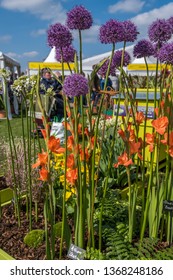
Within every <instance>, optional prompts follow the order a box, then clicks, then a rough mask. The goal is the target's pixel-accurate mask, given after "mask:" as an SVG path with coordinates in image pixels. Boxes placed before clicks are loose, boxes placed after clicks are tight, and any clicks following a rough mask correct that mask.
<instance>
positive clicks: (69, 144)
mask: <svg viewBox="0 0 173 280" xmlns="http://www.w3.org/2000/svg"><path fill="white" fill-rule="evenodd" d="M73 146H74V137H73V135H70V136H68V139H67V149H68V150H70V151H71V150H72V149H73Z"/></svg>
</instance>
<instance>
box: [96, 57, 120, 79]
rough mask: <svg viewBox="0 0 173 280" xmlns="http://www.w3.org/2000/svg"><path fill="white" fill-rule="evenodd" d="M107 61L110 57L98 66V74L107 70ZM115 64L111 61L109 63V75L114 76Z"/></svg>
mask: <svg viewBox="0 0 173 280" xmlns="http://www.w3.org/2000/svg"><path fill="white" fill-rule="evenodd" d="M109 62H110V59H107V60H106V61H105V62H104V63H103V65H102V66H101V67H100V69H99V70H98V74H99V75H101V76H102V75H106V73H107V71H108V66H109ZM115 70H116V69H115V65H114V64H113V61H112V63H111V65H110V70H109V73H108V75H111V76H115V75H116V73H115Z"/></svg>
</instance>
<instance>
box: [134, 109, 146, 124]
mask: <svg viewBox="0 0 173 280" xmlns="http://www.w3.org/2000/svg"><path fill="white" fill-rule="evenodd" d="M144 118H145V116H144V113H143V112H136V116H135V120H136V123H137V124H138V125H140V124H141V123H143V121H144Z"/></svg>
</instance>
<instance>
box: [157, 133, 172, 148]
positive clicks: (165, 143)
mask: <svg viewBox="0 0 173 280" xmlns="http://www.w3.org/2000/svg"><path fill="white" fill-rule="evenodd" d="M160 142H161V143H162V144H164V145H169V146H170V147H172V146H173V131H171V133H170V134H169V139H168V133H167V132H166V133H165V134H164V139H162V140H161V141H160Z"/></svg>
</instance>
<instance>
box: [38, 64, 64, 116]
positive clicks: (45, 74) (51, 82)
mask: <svg viewBox="0 0 173 280" xmlns="http://www.w3.org/2000/svg"><path fill="white" fill-rule="evenodd" d="M58 79H59V80H61V77H58ZM48 89H52V91H53V92H54V94H53V97H54V99H53V100H52V102H51V104H50V118H54V117H57V118H58V120H61V119H62V118H63V117H64V101H63V97H62V94H61V90H62V85H61V83H60V82H59V81H58V80H57V79H56V78H54V77H52V75H51V71H50V70H49V69H48V68H44V69H43V70H42V78H41V81H40V94H46V92H47V90H48Z"/></svg>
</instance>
